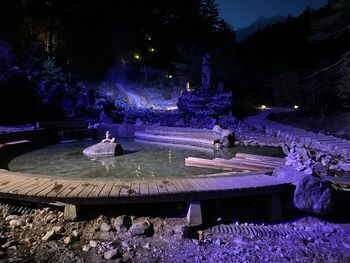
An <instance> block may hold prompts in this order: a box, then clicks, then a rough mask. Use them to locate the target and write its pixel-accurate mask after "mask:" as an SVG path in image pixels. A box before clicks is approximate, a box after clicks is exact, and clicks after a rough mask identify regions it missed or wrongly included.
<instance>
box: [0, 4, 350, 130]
mask: <svg viewBox="0 0 350 263" xmlns="http://www.w3.org/2000/svg"><path fill="white" fill-rule="evenodd" d="M0 10H1V16H0V85H1V86H0V111H1V113H2V114H1V117H0V121H1V122H9V121H10V122H15V123H16V122H30V121H35V120H41V119H43V120H46V119H60V118H78V117H84V116H85V115H84V114H86V109H85V108H84V109H82V107H85V105H86V104H88V103H87V102H86V100H90V99H91V100H93V98H92V97H93V95H91V94H93V93H94V89H95V87H94V85H93V84H92V83H96V82H102V81H118V82H123V81H124V82H125V81H128V82H135V83H144V82H145V81H146V82H148V83H147V85H152V83H154V82H152V81H156V82H157V81H158V82H160V83H161V85H163V86H164V87H163V86H162V87H163V88H164V89H166V88H167V87H166V86H167V85H173V86H174V85H175V86H178V87H183V86H184V85H185V83H186V82H189V83H191V86H192V87H193V88H194V89H195V88H196V87H197V88H198V87H199V86H200V81H201V70H200V69H201V63H202V57H203V55H204V54H206V53H208V54H210V55H211V58H212V60H211V64H212V71H213V76H212V78H213V83H216V84H213V87H212V88H213V89H216V88H217V83H223V84H224V89H225V91H231V92H232V97H233V102H234V103H233V106H232V111H233V113H234V115H235V116H238V117H240V116H245V115H246V114H249V113H251V112H252V111H253V110H254V108H255V107H256V106H257V105H261V104H267V105H271V106H279V107H285V106H290V105H294V104H298V105H300V113H301V114H304V115H307V116H317V117H324V116H325V115H327V114H329V113H330V112H337V111H348V109H349V106H350V102H349V99H350V96H349V93H350V81H349V79H350V62H349V60H350V53H349V44H350V32H349V31H350V3H349V2H348V1H347V0H330V1H329V2H328V4H327V5H326V6H324V7H323V8H321V9H319V10H312V9H307V10H305V12H304V13H303V14H301V15H300V16H298V17H288V18H287V19H286V20H285V21H283V22H277V23H276V24H273V25H270V26H267V27H265V28H263V29H261V30H258V31H257V32H255V33H254V34H253V35H251V36H249V37H248V38H247V39H246V40H244V41H241V42H237V41H236V38H235V29H234V28H232V26H231V25H230V24H228V23H227V22H226V21H224V20H223V19H222V18H220V14H219V8H218V6H217V4H216V3H215V1H214V0H188V1H175V0H162V1H161V0H150V1H138V0H129V1H112V0H105V1H99V0H86V1H83V0H75V1H68V0H63V1H59V0H49V1H46V0H45V1H44V0H32V1H19V0H15V1H10V0H4V1H1V3H0ZM140 69H145V71H146V69H148V70H149V69H151V70H152V72H153V73H152V74H153V75H154V76H155V77H154V78H153V79H152V78H148V77H147V79H145V77H144V75H143V74H139V73H138V72H139V71H140ZM147 72H148V71H147ZM147 76H148V75H147ZM169 76H170V77H171V78H172V79H171V80H169ZM164 83H165V84H164ZM67 98H69V100H68V101H69V103H67ZM63 101H64V103H63ZM82 101H84V102H82ZM73 112H74V113H73Z"/></svg>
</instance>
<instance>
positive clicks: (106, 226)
mask: <svg viewBox="0 0 350 263" xmlns="http://www.w3.org/2000/svg"><path fill="white" fill-rule="evenodd" d="M111 228H112V227H111V225H109V224H107V223H106V222H103V223H102V224H101V226H100V230H101V231H102V232H108V231H109V230H111Z"/></svg>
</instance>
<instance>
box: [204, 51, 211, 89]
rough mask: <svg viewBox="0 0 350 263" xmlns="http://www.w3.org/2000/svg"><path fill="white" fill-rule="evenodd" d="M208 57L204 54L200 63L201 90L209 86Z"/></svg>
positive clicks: (209, 69)
mask: <svg viewBox="0 0 350 263" xmlns="http://www.w3.org/2000/svg"><path fill="white" fill-rule="evenodd" d="M210 60H211V58H210V55H209V54H208V53H206V54H205V55H204V56H203V61H202V88H203V89H208V88H210V85H211V68H210Z"/></svg>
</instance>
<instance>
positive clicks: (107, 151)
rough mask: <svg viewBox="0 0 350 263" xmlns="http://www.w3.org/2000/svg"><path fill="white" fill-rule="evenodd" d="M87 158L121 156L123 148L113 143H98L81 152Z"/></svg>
mask: <svg viewBox="0 0 350 263" xmlns="http://www.w3.org/2000/svg"><path fill="white" fill-rule="evenodd" d="M83 154H84V155H86V156H87V157H92V158H95V157H110V156H117V155H121V154H123V147H122V146H121V144H119V143H115V142H100V143H97V144H95V145H92V146H90V147H88V148H86V149H84V150H83Z"/></svg>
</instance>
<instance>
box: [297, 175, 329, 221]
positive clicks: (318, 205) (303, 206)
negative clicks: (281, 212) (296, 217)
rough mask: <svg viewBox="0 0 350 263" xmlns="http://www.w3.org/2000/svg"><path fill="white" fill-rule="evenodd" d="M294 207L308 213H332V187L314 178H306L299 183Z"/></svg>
mask: <svg viewBox="0 0 350 263" xmlns="http://www.w3.org/2000/svg"><path fill="white" fill-rule="evenodd" d="M294 205H295V207H297V208H299V209H300V210H303V211H307V212H312V213H317V214H328V213H330V212H331V209H332V197H331V185H330V184H329V182H326V181H323V180H321V179H318V178H315V177H313V176H310V175H308V176H305V177H304V178H303V179H301V180H299V181H298V183H297V187H296V189H295V192H294Z"/></svg>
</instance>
